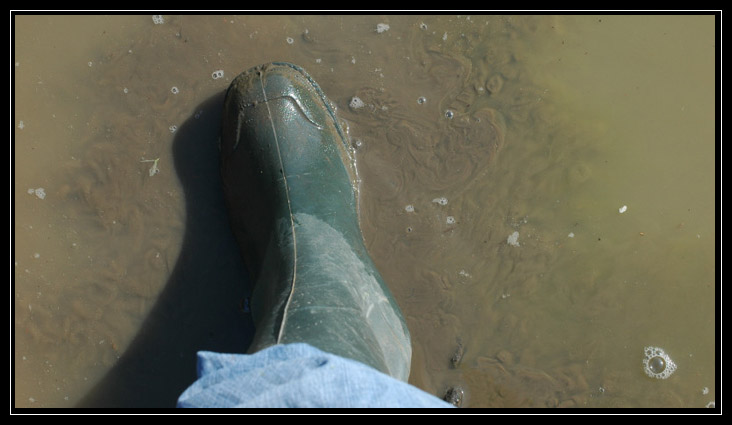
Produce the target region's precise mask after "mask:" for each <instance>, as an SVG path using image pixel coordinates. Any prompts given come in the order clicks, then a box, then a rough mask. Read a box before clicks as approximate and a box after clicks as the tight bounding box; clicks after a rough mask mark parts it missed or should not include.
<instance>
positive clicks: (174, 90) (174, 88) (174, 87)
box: [170, 86, 180, 94]
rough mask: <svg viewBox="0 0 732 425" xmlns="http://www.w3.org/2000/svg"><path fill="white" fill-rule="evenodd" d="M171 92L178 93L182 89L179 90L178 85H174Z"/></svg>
mask: <svg viewBox="0 0 732 425" xmlns="http://www.w3.org/2000/svg"><path fill="white" fill-rule="evenodd" d="M170 92H171V93H173V94H178V93H180V90H178V87H176V86H173V87H171V88H170Z"/></svg>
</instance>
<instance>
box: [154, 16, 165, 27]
mask: <svg viewBox="0 0 732 425" xmlns="http://www.w3.org/2000/svg"><path fill="white" fill-rule="evenodd" d="M152 20H153V23H154V24H155V25H160V24H162V23H165V21H164V20H163V15H152Z"/></svg>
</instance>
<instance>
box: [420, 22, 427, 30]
mask: <svg viewBox="0 0 732 425" xmlns="http://www.w3.org/2000/svg"><path fill="white" fill-rule="evenodd" d="M419 28H420V29H423V30H426V29H427V24H425V23H424V22H422V23H421V24H419Z"/></svg>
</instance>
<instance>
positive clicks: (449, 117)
mask: <svg viewBox="0 0 732 425" xmlns="http://www.w3.org/2000/svg"><path fill="white" fill-rule="evenodd" d="M454 116H455V113H454V112H452V111H451V110H449V109H448V110H446V111H445V118H447V119H449V120H451V119H452V117H454Z"/></svg>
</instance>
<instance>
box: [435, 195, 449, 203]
mask: <svg viewBox="0 0 732 425" xmlns="http://www.w3.org/2000/svg"><path fill="white" fill-rule="evenodd" d="M432 202H434V203H436V204H440V205H447V198H445V197H444V196H441V197H439V198H435V199H433V200H432Z"/></svg>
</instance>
